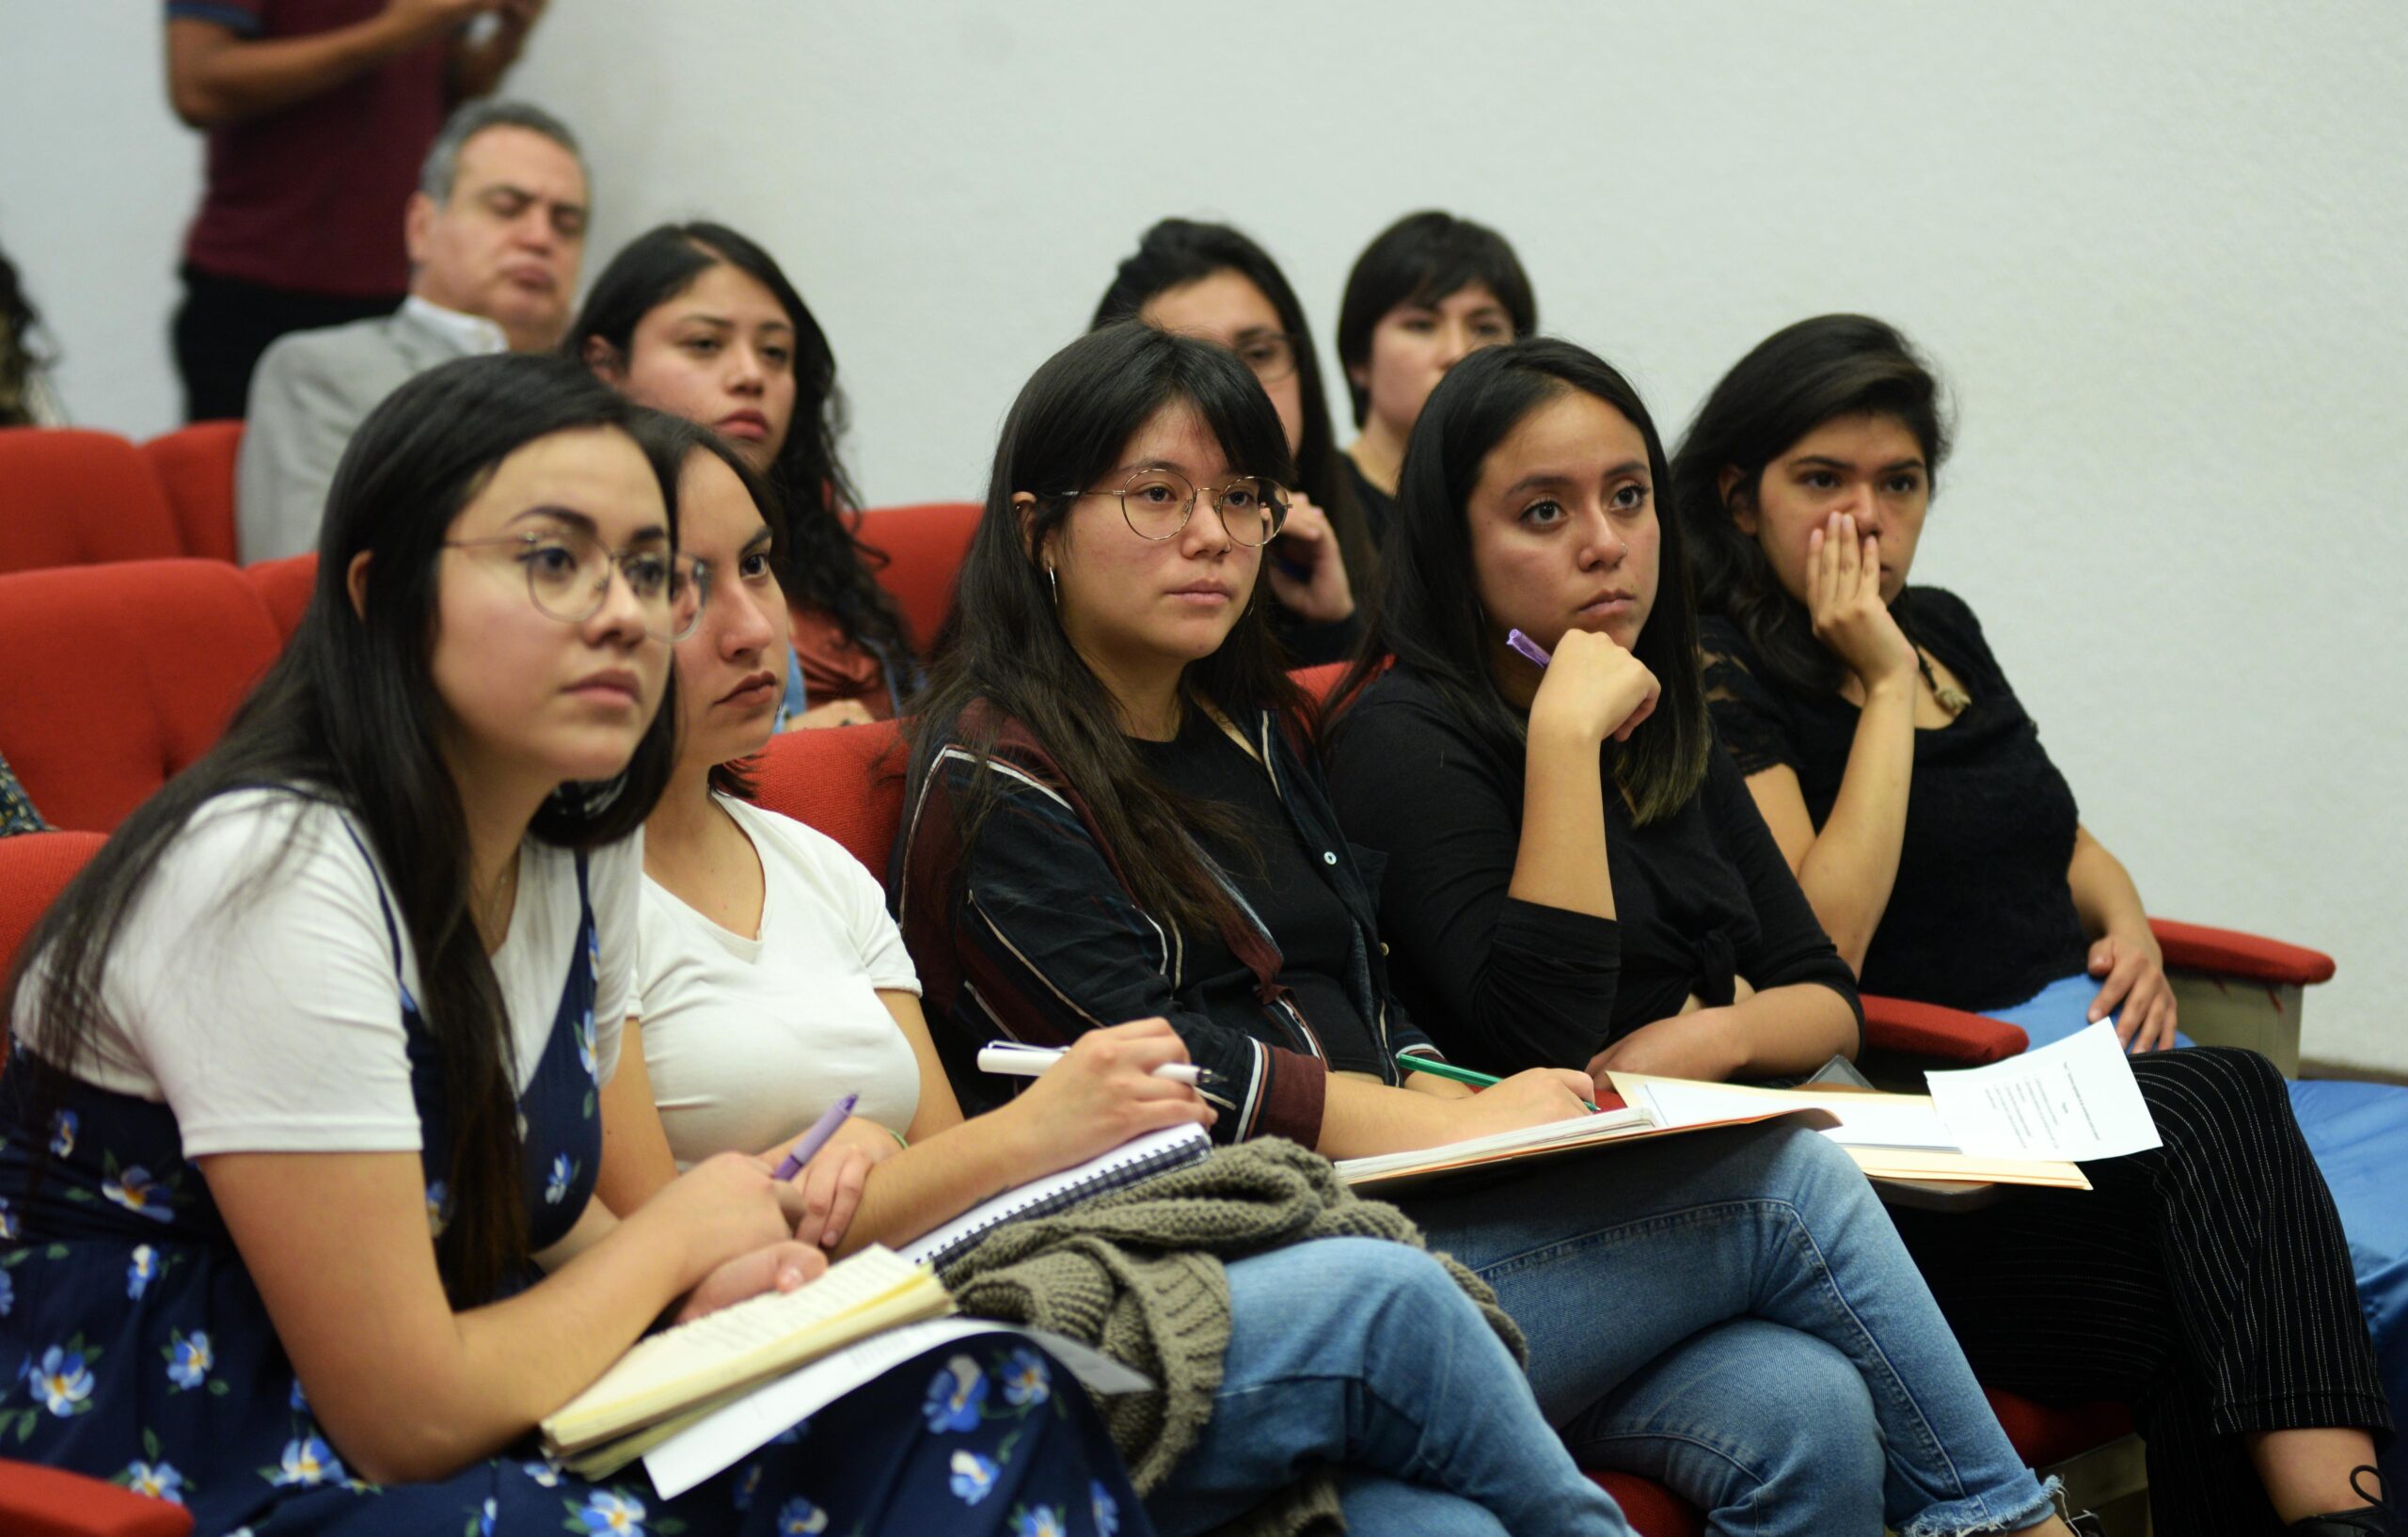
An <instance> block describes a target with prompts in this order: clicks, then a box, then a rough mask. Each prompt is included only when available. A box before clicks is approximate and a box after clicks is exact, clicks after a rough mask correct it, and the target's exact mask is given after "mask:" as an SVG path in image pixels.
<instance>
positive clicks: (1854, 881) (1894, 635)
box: [1672, 315, 2408, 1490]
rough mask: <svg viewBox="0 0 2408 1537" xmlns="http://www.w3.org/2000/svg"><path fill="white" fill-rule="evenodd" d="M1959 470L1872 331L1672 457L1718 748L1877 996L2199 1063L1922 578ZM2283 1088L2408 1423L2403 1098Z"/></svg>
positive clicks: (1810, 332) (2150, 951) (1901, 350)
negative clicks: (1928, 538)
mask: <svg viewBox="0 0 2408 1537" xmlns="http://www.w3.org/2000/svg"><path fill="white" fill-rule="evenodd" d="M1947 453H1948V433H1947V429H1946V423H1945V420H1944V413H1943V411H1942V409H1941V400H1940V388H1939V386H1938V384H1937V382H1936V381H1935V380H1934V379H1933V377H1932V374H1931V372H1930V370H1929V369H1928V368H1926V367H1925V365H1924V363H1923V361H1922V360H1921V359H1920V358H1919V357H1916V356H1915V353H1914V350H1913V349H1912V348H1911V347H1910V346H1909V344H1908V342H1907V340H1906V339H1905V338H1904V337H1902V336H1901V335H1899V334H1898V332H1897V331H1896V330H1895V329H1894V328H1893V327H1892V326H1889V325H1884V324H1883V323H1882V322H1880V321H1877V320H1873V319H1869V318H1867V317H1864V316H1861V315H1825V316H1822V317H1820V318H1818V319H1814V320H1809V321H1803V322H1800V323H1799V324H1798V325H1792V326H1790V327H1788V328H1787V329H1785V330H1782V331H1781V332H1779V333H1777V334H1776V335H1774V336H1772V337H1770V338H1768V339H1767V340H1766V341H1765V342H1764V343H1763V344H1762V345H1760V346H1758V347H1757V348H1755V349H1754V350H1753V351H1752V352H1751V353H1750V354H1749V355H1748V356H1747V357H1744V358H1742V359H1741V360H1740V361H1739V363H1738V364H1737V365H1736V366H1735V367H1734V368H1733V369H1732V370H1731V372H1729V373H1728V374H1726V375H1725V376H1724V377H1723V379H1722V381H1721V383H1720V384H1719V386H1717V387H1716V388H1715V390H1714V393H1713V394H1712V396H1711V397H1709V399H1708V400H1707V402H1706V404H1705V405H1704V406H1703V409H1702V410H1701V411H1700V413H1699V415H1698V419H1697V421H1696V423H1695V424H1694V425H1693V426H1692V427H1691V428H1690V429H1689V434H1688V437H1687V441H1686V442H1685V443H1684V444H1683V446H1682V449H1681V452H1679V454H1678V455H1676V456H1675V457H1674V459H1673V461H1672V486H1673V492H1672V495H1673V504H1674V506H1675V508H1676V510H1677V515H1678V516H1679V517H1680V519H1681V522H1682V527H1683V531H1684V532H1685V534H1686V535H1687V538H1688V539H1689V541H1690V542H1691V545H1692V547H1694V548H1695V550H1696V551H1697V575H1698V582H1697V590H1698V596H1699V602H1700V605H1701V607H1702V608H1703V610H1704V613H1705V617H1704V618H1703V619H1702V620H1701V621H1700V624H1699V638H1700V643H1701V646H1702V649H1703V655H1704V661H1705V679H1706V688H1707V702H1708V705H1709V706H1710V707H1711V709H1712V710H1713V712H1714V720H1715V724H1716V727H1717V729H1718V730H1719V733H1720V734H1721V737H1722V739H1723V741H1724V742H1725V743H1726V744H1728V746H1729V748H1730V751H1731V753H1732V756H1733V757H1734V758H1735V759H1736V760H1737V763H1738V767H1739V769H1740V771H1741V772H1742V773H1744V774H1745V775H1746V776H1747V783H1748V790H1749V793H1750V795H1751V796H1752V797H1753V798H1754V800H1755V802H1756V806H1757V809H1758V810H1760V811H1761V812H1762V813H1763V814H1764V818H1765V821H1766V824H1767V825H1768V826H1769V827H1770V828H1771V830H1772V835H1773V838H1774V841H1775V842H1776V843H1778V844H1779V845H1780V847H1781V851H1782V856H1783V858H1784V859H1785V860H1786V861H1787V863H1788V864H1789V866H1790V868H1791V869H1793V870H1795V871H1796V872H1797V875H1798V883H1799V884H1800V885H1801V886H1802V887H1803V888H1804V890H1805V894H1806V898H1807V900H1808V901H1809V902H1811V903H1812V904H1813V905H1814V911H1815V914H1816V916H1817V917H1818V918H1819V919H1820V920H1821V922H1822V924H1823V926H1824V927H1825V928H1826V929H1828V930H1829V931H1830V934H1831V936H1832V938H1833V939H1834V941H1835V942H1836V943H1837V944H1838V945H1839V949H1840V953H1841V954H1842V955H1843V956H1844V957H1846V959H1847V961H1848V963H1849V964H1850V965H1852V966H1854V967H1855V968H1857V970H1858V972H1859V974H1860V975H1861V980H1862V983H1863V985H1864V987H1865V988H1866V989H1867V990H1870V991H1874V992H1881V993H1890V994H1893V995H1896V996H1900V997H1907V998H1919V999H1924V1000H1927V1001H1929V1002H1932V1003H1940V1004H1946V1005H1949V1006H1952V1007H1957V1008H1967V1009H1974V1010H1977V1011H1979V1012H1982V1013H1986V1014H1990V1015H1994V1016H1997V1017H1998V1018H2001V1019H2005V1020H2009V1021H2012V1022H2015V1023H2017V1024H2019V1025H2021V1026H2022V1027H2023V1028H2024V1029H2025V1030H2026V1031H2027V1032H2029V1033H2030V1035H2031V1037H2032V1040H2033V1043H2034V1044H2035V1045H2045V1044H2047V1043H2048V1042H2051V1041H2053V1040H2058V1039H2062V1038H2065V1037H2066V1036H2067V1035H2070V1034H2072V1033H2073V1032H2074V1031H2076V1030H2080V1029H2083V1028H2084V1027H2085V1026H2087V1025H2089V1024H2092V1023H2094V1022H2098V1021H2100V1020H2104V1019H2108V1018H2110V1017H2111V1016H2112V1017H2113V1018H2114V1019H2115V1029H2116V1032H2117V1034H2118V1035H2119V1036H2121V1037H2122V1038H2124V1039H2125V1040H2126V1041H2127V1042H2128V1043H2129V1044H2130V1045H2131V1048H2132V1049H2133V1050H2134V1051H2136V1052H2147V1051H2158V1050H2162V1049H2164V1048H2166V1047H2169V1046H2174V1045H2185V1046H2187V1045H2188V1044H2189V1041H2188V1040H2187V1038H2183V1037H2182V1036H2180V1035H2179V1034H2178V1031H2177V1024H2178V1021H2177V1018H2176V1009H2175V1000H2174V994H2173V991H2172V990H2171V989H2170V988H2169V987H2168V986H2167V983H2166V978H2165V970H2164V963H2163V959H2162V956H2161V955H2160V953H2159V950H2158V946H2157V942H2156V940H2155V939H2154V938H2153V937H2152V936H2151V934H2150V932H2149V927H2148V918H2147V913H2146V912H2145V911H2144V910H2143V908H2142V906H2141V899H2140V894H2139V892H2138V890H2137V889H2136V888H2135V886H2134V885H2133V882H2132V879H2131V875H2130V874H2129V873H2127V871H2126V870H2125V867H2124V866H2123V864H2121V863H2120V862H2119V861H2117V860H2116V859H2115V856H2114V855H2113V854H2111V853H2109V852H2108V851H2107V849H2106V848H2105V847H2104V846H2103V845H2101V844H2100V843H2099V839H2098V838H2097V837H2095V836H2094V835H2093V834H2092V833H2091V832H2090V831H2089V830H2088V829H2087V828H2085V827H2083V825H2082V822H2081V821H2080V819H2079V817H2078V816H2077V815H2076V810H2075V803H2074V796H2073V791H2072V790H2071V788H2070V787H2069V786H2068V785H2067V784H2066V781H2065V778H2064V776H2063V775H2061V774H2060V773H2058V771H2057V769H2056V768H2055V766H2054V765H2053V764H2052V763H2051V761H2050V759H2049V754H2048V753H2047V751H2046V750H2045V749H2044V748H2043V747H2042V746H2041V745H2040V739H2039V733H2038V730H2037V728H2036V726H2035V724H2034V723H2033V721H2032V718H2031V716H2030V715H2029V714H2028V713H2026V711H2025V710H2024V707H2023V705H2021V704H2020V702H2019V701H2018V699H2017V698H2016V695H2015V691H2014V689H2013V688H2012V687H2010V685H2009V684H2008V682H2007V679H2006V675H2005V673H2004V672H2003V671H2002V670H2001V668H2000V666H1999V662H1998V658H1996V657H1995V656H1994V655H1993V654H1992V653H1991V651H1990V648H1989V645H1988V642H1987V641H1986V640H1985V639H1984V638H1983V635H1982V627H1981V625H1980V623H1979V621H1978V620H1976V619H1975V618H1974V616H1973V613H1972V610H1970V609H1969V608H1967V607H1966V605H1965V603H1964V602H1963V600H1962V599H1960V598H1958V597H1957V596H1956V595H1955V594H1951V593H1948V592H1945V591H1943V590H1941V589H1940V588H1937V587H1909V586H1908V585H1907V579H1908V576H1909V572H1910V571H1911V570H1912V568H1913V564H1914V558H1915V550H1916V547H1917V545H1918V543H1919V542H1920V539H1921V536H1922V533H1923V527H1924V521H1925V516H1926V515H1927V514H1928V512H1929V509H1930V503H1931V497H1932V491H1933V487H1934V485H1935V484H1936V483H1937V479H1938V476H1939V474H1940V470H1941V464H1942V462H1943V461H1944V460H1945V459H1946V457H1947ZM2138 1070H2139V1071H2140V1074H2141V1077H2142V1081H2143V1082H2144V1083H2145V1084H2155V1083H2157V1082H2158V1081H2159V1078H2160V1076H2161V1074H2162V1073H2163V1072H2165V1071H2166V1070H2165V1069H2163V1068H2162V1067H2154V1066H2149V1065H2147V1064H2142V1065H2139V1068H2138ZM2286 1089H2287V1092H2288V1094H2289V1101H2290V1103H2289V1109H2288V1111H2286V1109H2285V1108H2284V1107H2282V1106H2279V1105H2277V1106H2273V1107H2270V1108H2268V1109H2266V1110H2265V1111H2264V1113H2263V1114H2264V1117H2265V1120H2266V1121H2267V1122H2268V1123H2269V1124H2273V1125H2277V1126H2280V1127H2281V1128H2282V1133H2281V1135H2282V1140H2283V1143H2284V1145H2285V1147H2286V1148H2289V1146H2290V1144H2291V1142H2292V1140H2293V1139H2292V1136H2291V1133H2290V1130H2289V1123H2290V1122H2291V1120H2292V1119H2293V1118H2294V1117H2296V1120H2297V1123H2298V1126H2299V1129H2300V1131H2301V1132H2302V1133H2305V1137H2306V1142H2307V1147H2308V1149H2309V1151H2310V1152H2311V1153H2312V1154H2313V1155H2314V1158H2315V1161H2316V1164H2317V1165H2318V1166H2319V1168H2320V1169H2321V1172H2322V1174H2323V1176H2324V1180H2325V1182H2326V1183H2328V1184H2329V1185H2330V1187H2331V1190H2332V1193H2333V1196H2334V1198H2335V1201H2336V1203H2337V1206H2338V1208H2339V1212H2340V1217H2341V1226H2342V1228H2343V1230H2344V1231H2345V1232H2346V1233H2347V1235H2348V1239H2349V1247H2350V1252H2351V1256H2352V1259H2353V1262H2354V1265H2355V1268H2356V1272H2357V1281H2358V1287H2359V1298H2360V1302H2361V1305H2362V1307H2363V1310H2364V1312H2365V1314H2366V1316H2367V1318H2368V1321H2369V1322H2370V1323H2372V1324H2373V1326H2374V1340H2375V1346H2376V1350H2377V1356H2378V1360H2379V1361H2380V1362H2381V1363H2383V1365H2382V1373H2383V1377H2384V1381H2385V1382H2386V1383H2387V1384H2388V1386H2389V1388H2390V1394H2391V1398H2392V1400H2393V1402H2394V1403H2395V1405H2396V1404H2398V1403H2401V1402H2408V1208H2403V1206H2402V1204H2401V1202H2400V1200H2399V1198H2398V1195H2397V1192H2396V1190H2395V1189H2394V1184H2395V1182H2396V1180H2397V1179H2398V1174H2399V1170H2400V1168H2401V1166H2402V1165H2408V1090H2403V1089H2400V1088H2398V1087H2395V1086H2392V1085H2380V1084H2359V1083H2341V1082H2333V1081H2322V1082H2305V1083H2294V1084H2290V1085H2286ZM2317 1204H2318V1205H2319V1206H2320V1207H2321V1202H2319V1203H2317ZM2100 1237H2101V1240H2102V1241H2103V1242H2107V1243H2110V1244H2114V1243H2116V1242H2119V1240H2118V1239H2117V1238H2116V1237H2115V1235H2112V1234H2108V1233H2102V1234H2101V1235H2100ZM2391 1457H2392V1464H2391V1472H2392V1480H2391V1482H2392V1487H2393V1488H2394V1489H2395V1490H2396V1489H2398V1488H2399V1487H2400V1481H2401V1479H2402V1478H2403V1477H2408V1466H2403V1465H2402V1464H2401V1462H2400V1454H2399V1452H2398V1450H2396V1449H2395V1450H2394V1451H2393V1452H2392V1453H2391Z"/></svg>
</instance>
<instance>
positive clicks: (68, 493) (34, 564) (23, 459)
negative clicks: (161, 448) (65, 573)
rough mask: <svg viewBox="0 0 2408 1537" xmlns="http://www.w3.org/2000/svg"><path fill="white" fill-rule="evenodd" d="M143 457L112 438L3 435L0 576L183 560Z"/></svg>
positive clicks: (47, 430)
mask: <svg viewBox="0 0 2408 1537" xmlns="http://www.w3.org/2000/svg"><path fill="white" fill-rule="evenodd" d="M183 552H184V550H183V538H182V535H181V534H179V533H178V532H177V531H176V519H175V515H174V514H173V513H171V512H169V511H168V510H167V499H166V494H165V493H164V492H162V491H161V490H160V489H159V482H158V478H157V477H156V476H154V475H152V474H151V472H150V464H149V463H148V462H147V461H146V460H144V458H143V457H142V451H141V450H140V449H137V448H135V446H134V444H133V443H132V442H130V441H129V440H127V439H125V438H122V437H119V436H117V435H116V434H115V433H96V432H87V431H86V430H84V429H82V428H79V427H6V428H0V572H8V571H36V570H41V569H44V568H46V567H50V566H61V565H94V564H98V563H102V562H103V561H151V560H165V559H169V558H172V557H174V556H178V555H182V553H183Z"/></svg>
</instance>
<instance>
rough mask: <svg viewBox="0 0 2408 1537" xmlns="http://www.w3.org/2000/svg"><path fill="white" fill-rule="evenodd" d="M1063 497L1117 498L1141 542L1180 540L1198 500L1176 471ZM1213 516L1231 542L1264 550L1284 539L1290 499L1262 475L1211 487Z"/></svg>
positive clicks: (1148, 473)
mask: <svg viewBox="0 0 2408 1537" xmlns="http://www.w3.org/2000/svg"><path fill="white" fill-rule="evenodd" d="M1062 494H1063V495H1064V496H1066V497H1069V498H1070V499H1073V500H1076V499H1078V498H1080V497H1117V498H1119V499H1120V516H1121V519H1122V521H1124V522H1126V523H1127V524H1128V525H1129V531H1130V532H1132V533H1133V534H1135V535H1136V536H1137V537H1138V538H1140V539H1151V540H1154V541H1156V542H1157V543H1159V542H1161V541H1162V540H1164V539H1176V538H1178V537H1179V533H1180V530H1182V529H1184V528H1186V527H1187V520H1188V519H1189V518H1191V517H1193V516H1195V515H1196V496H1197V491H1196V486H1195V484H1194V483H1192V482H1190V481H1189V480H1188V478H1187V477H1186V476H1184V475H1182V474H1180V472H1179V471H1178V470H1176V469H1136V470H1132V471H1130V473H1129V478H1128V479H1127V480H1126V481H1123V482H1122V483H1121V484H1120V486H1119V488H1118V489H1117V490H1112V491H1101V490H1099V491H1066V492H1064V493H1062ZM1211 494H1212V511H1213V512H1214V513H1216V514H1218V515H1219V516H1220V519H1221V527H1222V528H1224V529H1226V530H1228V535H1229V537H1230V538H1231V539H1232V540H1234V541H1236V542H1237V543H1238V544H1241V545H1244V546H1246V547H1249V548H1259V547H1261V546H1264V545H1267V544H1269V543H1271V541H1272V540H1274V539H1275V538H1277V537H1278V536H1279V526H1280V525H1281V524H1283V523H1285V522H1286V521H1287V520H1288V494H1287V493H1286V492H1284V491H1282V490H1281V489H1280V488H1279V487H1278V485H1277V484H1275V483H1273V482H1271V481H1266V480H1264V479H1263V478H1262V477H1261V476H1259V475H1240V476H1238V477H1236V478H1235V479H1234V480H1228V481H1224V482H1223V483H1220V484H1219V485H1216V486H1213V487H1212V493H1211Z"/></svg>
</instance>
